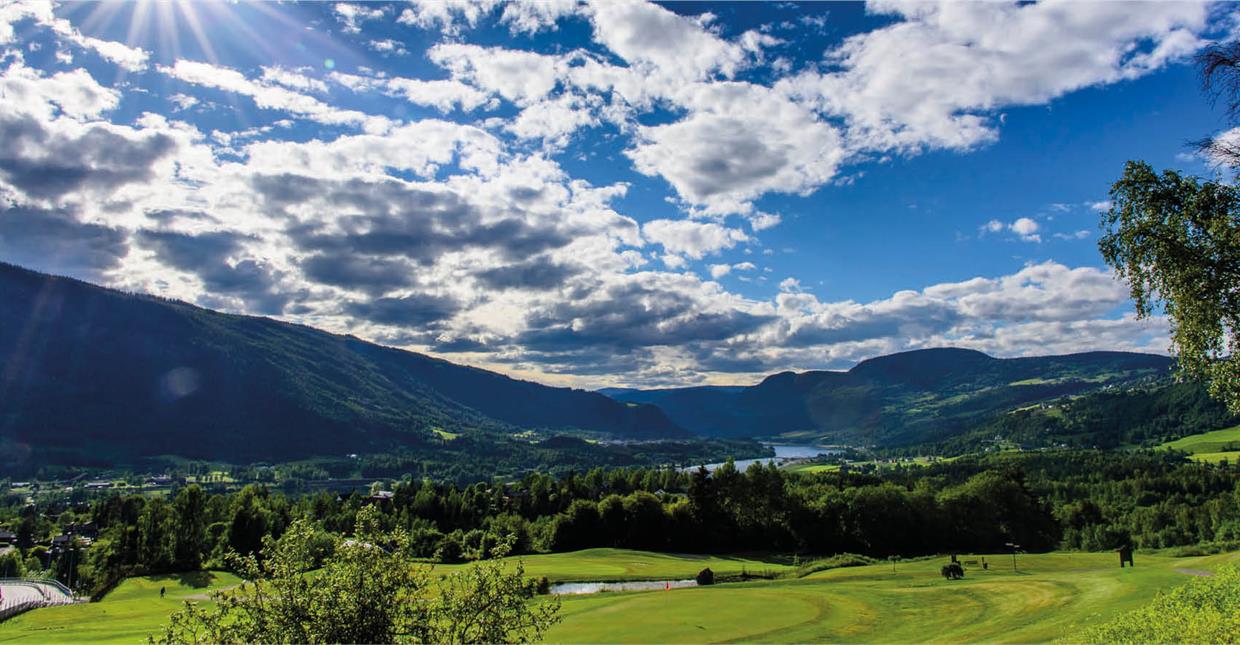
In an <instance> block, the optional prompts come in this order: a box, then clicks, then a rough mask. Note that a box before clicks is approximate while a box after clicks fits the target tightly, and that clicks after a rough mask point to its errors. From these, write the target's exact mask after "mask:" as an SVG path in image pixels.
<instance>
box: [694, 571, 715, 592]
mask: <svg viewBox="0 0 1240 645" xmlns="http://www.w3.org/2000/svg"><path fill="white" fill-rule="evenodd" d="M697 583H698V585H700V586H703V587H705V586H706V585H713V584H715V572H714V571H711V570H710V567H706V568H705V569H702V570H701V571H699V572H698V574H697Z"/></svg>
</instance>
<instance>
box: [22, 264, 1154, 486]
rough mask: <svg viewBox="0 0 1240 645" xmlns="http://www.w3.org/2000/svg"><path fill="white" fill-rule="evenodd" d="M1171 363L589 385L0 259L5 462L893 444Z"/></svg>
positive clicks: (929, 353)
mask: <svg viewBox="0 0 1240 645" xmlns="http://www.w3.org/2000/svg"><path fill="white" fill-rule="evenodd" d="M1170 367H1171V361H1170V360H1169V359H1168V358H1167V357H1164V356H1155V355H1149V354H1132V353H1122V352H1090V353H1085V354H1073V355H1069V356H1050V357H1039V358H1017V359H997V358H992V357H990V356H987V355H986V354H983V353H981V352H976V351H970V350H962V349H931V350H921V351H914V352H905V353H901V354H894V355H891V356H883V357H880V358H875V359H871V360H867V361H864V362H862V363H860V364H858V365H857V366H856V367H854V368H852V369H851V370H848V371H847V372H828V371H815V372H804V373H800V374H797V373H792V372H783V373H779V374H774V375H772V376H770V377H767V378H766V379H765V380H763V381H762V382H761V383H759V384H757V385H754V386H750V387H735V386H732V387H689V388H675V389H660V390H639V389H627V388H611V389H608V390H604V391H603V393H599V392H587V391H583V390H577V389H569V388H556V387H548V386H544V385H540V384H537V383H532V382H528V381H520V380H516V379H512V378H509V377H507V376H503V375H501V374H497V373H494V372H489V371H486V370H482V369H476V368H472V367H465V366H461V365H456V364H453V363H450V362H447V361H443V360H439V359H436V358H432V357H429V356H425V355H422V354H417V353H413V352H407V351H402V350H398V349H393V348H390V347H384V346H380V345H376V344H373V343H368V342H365V341H362V340H360V339H358V338H355V337H352V336H341V335H336V334H330V333H327V332H323V331H319V330H316V329H312V328H309V327H305V326H301V325H294V324H289V323H284V322H279V321H275V320H271V319H267V318H258V317H252V316H239V315H230V314H223V313H218V312H214V311H210V310H207V309H203V308H200V307H195V306H192V305H189V304H186V303H183V302H179V301H174V300H166V299H161V298H156V297H152V296H145V295H136V294H129V293H123V292H120V291H115V290H112V289H106V288H103V287H98V286H94V285H91V284H87V283H85V282H81V281H78V280H73V279H69V278H62V277H54V276H49V275H44V274H40V273H36V272H33V271H29V270H26V269H22V268H20V267H16V266H12V265H8V264H3V263H0V465H2V464H13V463H21V462H23V460H25V461H29V458H30V455H31V454H35V455H37V457H38V459H37V461H39V462H40V463H54V464H72V465H109V464H113V463H129V462H130V461H131V460H134V459H140V458H144V457H153V456H175V457H184V458H191V459H211V460H219V461H228V462H233V463H249V462H255V461H289V460H294V459H301V458H307V457H314V456H335V457H341V456H343V455H346V454H351V453H358V454H366V453H372V454H373V453H384V452H388V451H403V453H404V454H409V451H410V450H412V451H414V453H413V454H419V447H434V446H442V445H443V442H444V441H445V439H444V437H445V436H449V435H456V434H461V433H464V434H466V435H467V436H469V437H470V440H469V441H468V442H465V443H462V444H460V449H466V450H467V452H469V454H473V452H476V451H477V450H479V449H481V447H482V446H486V450H488V451H491V452H495V451H499V452H500V453H502V452H503V451H504V450H505V448H503V446H504V445H509V446H512V445H515V444H512V443H511V442H508V443H505V440H507V439H510V438H511V437H512V436H513V435H515V434H517V433H520V432H522V431H524V430H529V429H535V430H543V431H548V433H559V432H569V433H571V432H574V431H588V432H594V433H603V434H605V435H608V436H611V437H616V438H633V439H678V438H689V437H692V436H693V435H700V436H704V437H722V438H742V437H782V438H784V439H786V440H799V441H810V440H813V441H837V442H847V443H853V444H863V445H882V446H899V445H901V444H909V443H924V442H926V441H937V440H939V439H943V438H947V437H951V436H955V435H958V434H961V433H964V432H966V431H969V430H971V429H976V427H977V421H978V420H984V419H986V418H987V417H993V416H994V415H995V414H999V413H1003V412H1006V411H1009V410H1012V409H1015V408H1019V407H1021V406H1026V405H1030V404H1033V403H1037V402H1040V401H1046V400H1048V399H1052V398H1056V397H1060V396H1063V395H1071V394H1079V393H1085V392H1090V391H1096V390H1101V389H1104V388H1108V387H1109V386H1115V385H1120V384H1124V383H1130V382H1133V381H1136V380H1139V379H1148V378H1157V377H1162V376H1164V375H1166V374H1167V373H1168V371H1169V369H1170ZM488 442H490V443H488ZM467 446H474V448H466V447H467Z"/></svg>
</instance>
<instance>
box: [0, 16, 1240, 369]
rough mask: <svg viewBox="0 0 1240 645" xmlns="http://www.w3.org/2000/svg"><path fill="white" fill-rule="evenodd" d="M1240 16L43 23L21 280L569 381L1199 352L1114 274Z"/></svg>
mask: <svg viewBox="0 0 1240 645" xmlns="http://www.w3.org/2000/svg"><path fill="white" fill-rule="evenodd" d="M1235 18H1236V14H1235V11H1234V7H1232V6H1229V5H1213V4H1194V3H1185V2H1175V3H1155V2H1143V3H1136V4H1124V3H1080V2H1076V3H1059V2H1049V3H1037V4H1020V5H1016V4H1012V5H1007V4H999V3H967V4H966V3H956V4H937V3H931V2H918V3H911V4H910V3H901V2H878V3H869V4H861V3H855V4H854V3H810V4H795V3H721V4H712V3H697V2H694V3H669V4H662V5H657V4H648V3H642V2H619V1H616V2H606V3H597V4H596V3H582V2H577V1H576V0H554V1H552V0H546V1H543V2H528V3H525V2H518V3H497V2H482V3H458V2H426V3H422V2H411V3H393V4H380V3H353V4H350V3H305V4H280V5H277V4H244V3H242V4H235V3H156V2H136V3H119V4H107V3H102V4H100V3H71V4H66V5H52V4H45V3H15V4H9V5H5V6H4V7H3V8H0V52H3V53H2V57H0V69H2V70H3V73H2V76H0V96H2V98H3V102H2V104H0V131H3V132H5V133H6V135H7V136H6V137H4V139H5V142H4V143H0V259H4V260H7V261H11V262H15V263H17V264H22V265H25V266H30V267H33V268H36V269H40V270H44V271H49V272H53V273H61V274H68V275H73V276H75V277H80V278H83V279H87V280H91V281H94V282H98V283H102V284H107V285H110V286H116V287H121V288H125V289H132V290H140V291H147V292H152V293H158V294H160V295H164V296H169V297H176V298H181V299H184V300H187V301H190V302H195V303H198V304H201V305H203V306H208V307H212V308H216V309H221V310H226V311H234V312H242V313H253V314H260V315H269V316H274V317H279V318H282V319H285V320H291V321H296V322H303V323H306V324H311V325H314V326H317V327H322V328H325V329H329V330H332V331H337V332H346V333H353V334H356V335H359V336H362V337H365V338H369V339H372V340H376V341H378V342H383V343H387V344H391V345H396V346H401V347H407V348H409V349H412V350H416V351H423V352H430V353H434V354H436V355H439V356H442V357H444V358H448V359H449V360H454V361H458V362H465V363H470V364H475V365H481V366H485V367H489V368H493V369H498V370H501V371H504V372H507V373H510V374H514V375H518V376H526V377H532V378H536V379H538V380H542V381H545V382H552V383H564V384H573V385H579V386H584V387H598V386H603V385H647V386H655V385H670V384H692V383H706V382H711V383H747V382H752V381H754V380H756V379H758V378H760V377H761V375H763V374H766V373H770V372H773V371H778V370H784V369H797V370H803V369H841V368H847V367H848V366H850V365H852V364H853V363H855V362H856V361H857V360H861V359H864V358H867V357H870V356H875V355H879V354H885V353H890V352H893V351H900V350H905V349H915V348H920V347H934V346H945V345H954V346H963V347H972V348H976V349H980V350H983V351H987V352H989V353H991V354H994V355H999V356H1021V355H1037V354H1049V353H1065V352H1072V351H1084V350H1092V349H1125V350H1140V351H1158V352H1162V351H1165V350H1166V348H1167V340H1166V321H1165V320H1163V319H1161V318H1154V319H1151V320H1136V319H1135V318H1134V317H1133V315H1132V313H1131V307H1130V306H1129V304H1128V300H1127V293H1126V289H1125V288H1124V286H1123V285H1122V284H1119V283H1117V282H1116V281H1115V280H1114V279H1113V278H1112V276H1111V274H1110V272H1109V271H1108V270H1107V269H1106V268H1105V266H1104V264H1103V262H1102V260H1101V257H1100V256H1099V254H1098V251H1097V238H1098V234H1099V232H1098V221H1099V213H1100V211H1102V210H1105V209H1106V197H1107V189H1108V186H1109V185H1110V183H1111V182H1112V181H1114V180H1115V179H1116V178H1117V177H1118V176H1119V174H1120V173H1121V172H1122V169H1123V164H1124V162H1125V161H1127V160H1129V159H1144V160H1146V161H1148V162H1150V163H1152V164H1153V165H1154V166H1155V167H1159V168H1177V169H1181V170H1185V171H1188V172H1191V173H1194V174H1200V175H1208V174H1210V173H1211V169H1210V168H1209V167H1207V166H1206V165H1205V164H1204V163H1202V161H1201V160H1200V159H1198V158H1196V157H1195V156H1194V155H1192V154H1191V150H1190V148H1189V147H1188V146H1187V145H1186V143H1187V142H1188V141H1191V140H1195V139H1200V138H1202V137H1204V136H1206V135H1209V134H1212V133H1217V132H1219V131H1221V130H1223V129H1225V128H1226V127H1227V124H1226V122H1225V121H1224V119H1223V118H1222V115H1221V114H1220V113H1219V111H1217V110H1214V109H1213V108H1212V107H1211V105H1210V104H1209V102H1208V100H1206V98H1205V97H1203V96H1202V94H1201V91H1200V81H1199V78H1198V76H1197V73H1196V71H1195V69H1194V67H1193V65H1192V57H1193V56H1194V55H1195V54H1196V53H1197V52H1199V51H1200V50H1201V49H1202V48H1204V47H1206V46H1208V45H1209V44H1210V43H1211V42H1214V41H1217V40H1220V39H1225V38H1230V37H1231V35H1232V31H1233V29H1234V28H1235Z"/></svg>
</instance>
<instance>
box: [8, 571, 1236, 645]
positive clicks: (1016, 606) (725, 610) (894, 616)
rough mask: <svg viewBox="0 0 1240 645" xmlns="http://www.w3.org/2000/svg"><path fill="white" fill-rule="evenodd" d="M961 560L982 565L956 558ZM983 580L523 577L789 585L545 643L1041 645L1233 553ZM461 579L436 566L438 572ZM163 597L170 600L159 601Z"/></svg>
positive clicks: (201, 595) (719, 595) (186, 580)
mask: <svg viewBox="0 0 1240 645" xmlns="http://www.w3.org/2000/svg"><path fill="white" fill-rule="evenodd" d="M961 559H962V560H964V561H966V562H968V561H970V560H976V559H979V557H978V556H964V557H962V558H961ZM987 560H988V561H989V562H990V568H989V569H988V570H982V569H981V568H979V567H977V566H967V567H966V569H967V573H966V576H965V578H964V579H963V580H959V581H952V582H948V581H946V580H944V579H943V578H942V577H940V576H939V573H938V568H939V565H940V564H941V562H940V560H938V559H932V560H913V561H906V562H898V563H896V564H895V565H894V567H893V565H892V564H890V563H886V564H878V565H869V566H861V567H851V568H842V569H831V570H827V571H820V572H817V573H813V574H810V575H808V576H805V577H803V578H795V577H792V576H793V568H792V567H791V565H788V564H781V563H778V562H768V561H764V560H761V559H757V558H730V557H716V556H689V555H675V554H660V553H646V552H640V551H628V550H624V549H588V550H585V551H578V552H575V553H562V554H550V555H538V556H526V557H524V558H523V561H524V562H525V565H526V572H527V574H529V575H532V576H542V575H545V576H547V577H548V578H550V579H552V580H579V581H588V580H641V579H660V578H666V579H673V578H685V577H692V575H693V574H694V573H696V572H697V571H698V570H700V569H701V568H702V567H705V566H709V567H711V568H712V569H713V570H715V571H716V572H717V573H721V574H727V573H740V572H741V571H742V570H745V571H749V572H754V571H761V570H768V569H769V570H770V571H773V572H781V573H783V574H785V575H786V576H788V577H783V578H779V579H776V580H770V581H766V580H764V581H755V582H747V583H729V584H720V585H715V586H712V587H699V588H689V589H674V590H672V591H649V592H637V593H601V594H595V595H590V596H565V597H563V606H562V610H561V615H562V617H563V620H562V621H561V622H560V624H558V625H556V626H555V627H553V628H552V630H551V632H550V633H549V634H548V635H547V640H548V641H549V642H559V643H590V642H608V643H624V642H633V643H637V642H673V643H674V642H728V641H736V640H744V641H754V642H805V641H824V642H858V641H864V642H1047V641H1051V640H1055V639H1057V638H1060V637H1065V636H1066V637H1068V638H1069V639H1070V638H1071V636H1072V634H1074V633H1076V632H1078V631H1079V630H1081V629H1083V628H1085V627H1088V626H1092V625H1095V624H1098V623H1100V622H1102V621H1104V620H1106V619H1107V618H1109V617H1111V616H1113V615H1115V614H1117V613H1119V612H1122V611H1126V610H1129V609H1133V608H1136V607H1139V606H1141V605H1143V604H1145V603H1146V602H1148V601H1149V600H1151V599H1152V598H1153V597H1154V594H1155V593H1156V592H1157V591H1159V590H1161V589H1167V588H1170V587H1173V586H1175V585H1177V584H1180V583H1183V582H1186V581H1187V580H1189V579H1190V576H1191V575H1200V574H1202V573H1204V572H1208V571H1210V570H1212V569H1214V568H1215V567H1217V566H1218V565H1220V564H1222V563H1224V562H1229V561H1240V553H1230V554H1222V555H1214V556H1202V557H1190V558H1174V557H1171V556H1167V555H1158V554H1143V553H1138V554H1137V557H1136V564H1137V566H1136V567H1135V568H1125V569H1120V568H1119V567H1118V558H1117V557H1116V555H1115V554H1113V553H1063V552H1060V553H1050V554H1035V555H1024V554H1022V555H1020V556H1018V570H1017V571H1016V572H1013V571H1012V566H1011V564H1012V561H1011V557H1010V556H1009V555H1002V554H997V555H989V556H987ZM455 568H456V567H448V566H440V567H437V568H436V569H437V571H440V572H447V571H451V570H453V569H455ZM235 584H237V579H236V578H234V577H233V576H231V575H229V574H226V573H219V572H213V573H199V574H188V575H184V576H157V577H151V578H133V579H130V580H126V581H125V582H123V583H121V585H119V586H118V587H117V588H116V589H115V590H114V591H112V592H111V593H110V594H108V595H107V597H105V598H104V599H103V601H101V602H98V603H90V604H81V605H73V606H66V607H56V608H49V609H39V610H36V611H32V612H28V613H26V614H23V615H21V616H18V617H17V618H14V619H12V620H10V621H7V622H5V623H3V624H0V642H48V641H55V642H97V643H121V642H129V643H133V642H140V641H142V640H144V639H145V637H146V635H147V634H148V633H150V632H152V631H154V630H156V629H157V628H159V626H160V625H161V624H163V622H164V621H165V619H166V618H167V616H168V615H169V614H170V613H171V612H173V611H174V610H176V609H177V608H178V607H180V605H181V603H182V601H184V600H205V599H206V598H207V596H208V594H209V593H210V592H211V591H212V590H215V589H221V588H227V587H230V586H233V585H235ZM160 587H165V588H166V589H167V594H166V596H165V597H164V598H160V597H159V589H160Z"/></svg>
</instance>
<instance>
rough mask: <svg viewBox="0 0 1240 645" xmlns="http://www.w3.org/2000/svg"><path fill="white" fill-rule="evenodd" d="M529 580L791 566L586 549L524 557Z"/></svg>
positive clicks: (678, 575)
mask: <svg viewBox="0 0 1240 645" xmlns="http://www.w3.org/2000/svg"><path fill="white" fill-rule="evenodd" d="M521 560H522V561H523V562H524V563H525V573H526V575H528V576H530V577H534V578H537V577H539V576H547V579H548V580H550V581H552V582H566V581H571V582H593V581H599V580H602V581H609V582H615V581H626V580H668V579H672V580H676V579H687V578H692V577H694V576H696V575H697V574H698V572H699V571H701V570H702V569H705V568H707V567H710V570H711V571H714V572H715V575H733V574H739V573H741V572H742V571H747V572H749V573H754V574H762V573H768V572H769V573H785V572H789V571H791V570H792V569H794V567H793V566H792V565H791V564H786V563H778V562H771V561H766V560H759V559H751V558H744V557H729V556H706V555H688V554H678V553H651V552H649V551H631V550H629V549H585V550H584V551H573V552H571V553H548V554H545V555H527V556H524V557H522V558H521ZM464 566H469V565H459V564H458V565H446V564H441V565H436V566H435V571H436V572H437V573H451V572H453V571H456V570H457V569H460V568H461V567H464Z"/></svg>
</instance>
